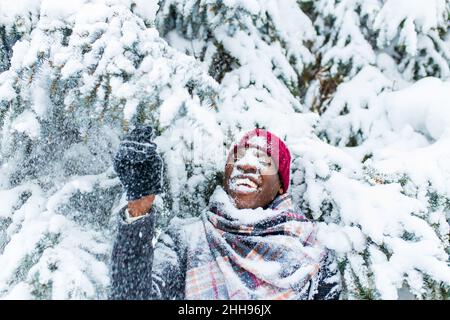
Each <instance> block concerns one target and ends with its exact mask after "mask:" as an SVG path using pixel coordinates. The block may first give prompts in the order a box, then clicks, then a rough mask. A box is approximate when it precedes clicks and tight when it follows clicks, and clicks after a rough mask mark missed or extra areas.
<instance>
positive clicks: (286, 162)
mask: <svg viewBox="0 0 450 320" xmlns="http://www.w3.org/2000/svg"><path fill="white" fill-rule="evenodd" d="M253 137H262V138H263V139H264V141H265V147H266V150H265V151H266V153H267V155H269V156H271V157H272V159H273V160H274V161H275V164H276V166H277V168H278V175H279V177H280V180H281V184H282V187H283V191H284V192H287V190H288V189H289V182H290V171H291V153H290V152H289V149H288V148H287V146H286V144H285V143H284V142H283V140H281V139H280V138H278V137H277V136H276V135H274V134H273V133H271V132H269V131H266V130H263V129H258V128H256V129H253V130H251V131H249V132H247V133H246V134H245V135H244V136H243V137H242V138H241V140H240V141H239V143H238V144H236V145H234V153H236V152H237V149H238V147H245V148H249V147H257V148H258V147H261V146H260V145H259V144H258V145H256V144H255V143H254V142H253V141H250V140H253V139H252V138H253Z"/></svg>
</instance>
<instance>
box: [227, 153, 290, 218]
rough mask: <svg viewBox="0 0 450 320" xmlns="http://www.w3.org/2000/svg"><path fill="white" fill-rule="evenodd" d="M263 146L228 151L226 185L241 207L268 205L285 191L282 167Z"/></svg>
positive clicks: (236, 203)
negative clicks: (282, 182) (280, 175)
mask: <svg viewBox="0 0 450 320" xmlns="http://www.w3.org/2000/svg"><path fill="white" fill-rule="evenodd" d="M262 150H265V149H264V148H260V149H259V150H258V149H257V148H256V147H249V148H244V147H241V148H238V149H237V152H233V150H232V151H231V152H230V154H229V155H228V159H227V163H226V165H225V177H224V187H225V191H226V192H227V193H228V195H230V196H231V198H233V200H234V202H235V205H236V207H237V208H238V209H254V208H258V207H263V208H264V207H266V206H267V205H269V204H270V203H271V202H272V201H273V199H274V198H275V196H276V195H277V194H278V193H283V189H282V188H281V182H280V179H279V176H278V168H277V167H276V164H275V162H274V161H273V159H272V158H271V157H270V156H268V155H267V153H266V152H264V151H262Z"/></svg>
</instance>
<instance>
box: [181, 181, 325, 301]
mask: <svg viewBox="0 0 450 320" xmlns="http://www.w3.org/2000/svg"><path fill="white" fill-rule="evenodd" d="M202 222H203V226H204V231H205V232H204V235H203V236H201V237H199V240H198V241H197V243H196V244H195V245H194V247H195V248H193V251H192V252H191V254H190V257H189V262H188V266H187V275H186V289H185V296H186V299H268V300H273V299H308V298H309V295H310V292H311V288H310V285H308V283H311V284H312V283H313V282H312V281H310V280H312V279H313V278H314V277H316V276H317V274H318V271H319V266H320V262H321V260H322V259H323V258H324V255H325V251H324V250H323V249H322V248H320V247H318V246H317V245H316V243H315V234H316V227H315V225H314V224H313V223H311V222H309V221H308V220H307V219H306V218H305V217H304V216H303V215H301V214H299V213H295V212H293V209H292V200H291V197H290V196H289V195H286V194H284V195H282V196H279V197H277V198H276V199H275V200H274V201H273V202H272V203H271V205H270V206H269V207H268V208H266V209H262V208H258V209H242V210H238V209H236V208H235V207H234V205H233V204H232V203H231V201H230V199H229V198H228V195H226V193H225V191H224V190H223V189H222V188H218V189H216V191H215V193H214V195H213V196H212V202H211V205H210V207H209V210H206V211H205V212H204V213H203V214H202Z"/></svg>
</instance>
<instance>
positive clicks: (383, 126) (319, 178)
mask: <svg viewBox="0 0 450 320" xmlns="http://www.w3.org/2000/svg"><path fill="white" fill-rule="evenodd" d="M395 2H396V1H378V0H374V1H358V0H348V1H346V0H343V1H334V0H323V1H298V3H297V2H295V1H245V2H244V1H231V0H230V1H213V0H211V1H200V0H199V1H196V0H192V1H188V0H167V1H162V2H161V8H160V11H159V12H158V14H157V21H158V28H159V30H160V32H161V34H162V35H163V36H164V37H165V38H166V39H167V41H168V42H169V43H170V44H171V45H172V46H173V47H175V48H178V49H179V50H181V51H183V52H186V53H188V54H190V55H192V56H194V57H196V58H197V59H199V60H201V61H202V62H203V65H204V67H205V70H208V72H209V74H211V75H212V76H213V77H214V78H215V79H216V80H218V81H219V83H220V85H221V86H220V90H219V101H220V103H219V115H218V121H220V123H221V125H222V127H223V129H224V132H228V131H229V130H230V131H231V134H230V135H229V136H228V139H229V140H232V137H234V136H235V135H236V133H237V132H238V131H240V130H245V129H249V128H251V127H253V126H255V125H257V126H261V127H264V128H269V129H270V130H273V131H274V132H275V133H277V134H279V135H280V136H282V137H283V138H285V139H286V140H287V142H288V144H289V146H290V148H291V150H292V151H293V154H294V159H295V160H294V162H293V175H292V182H293V187H292V191H291V192H292V194H293V196H294V199H295V200H296V202H297V203H298V204H299V205H300V206H301V208H302V209H303V210H304V211H305V212H306V213H307V214H309V215H310V216H311V217H312V218H315V219H318V220H322V221H325V222H327V223H328V226H326V227H325V226H324V228H323V230H324V232H323V233H322V236H323V241H324V242H325V243H327V245H328V246H329V247H330V248H332V249H334V250H335V251H336V252H337V254H338V256H339V261H340V263H339V266H340V269H341V271H342V274H343V279H344V285H345V291H344V293H343V298H350V299H379V298H383V299H387V298H391V299H392V298H393V299H395V298H397V297H398V294H399V292H400V294H401V297H405V296H404V295H403V294H404V293H403V291H402V290H403V289H405V288H406V289H405V291H406V292H407V293H408V294H410V293H412V294H414V296H415V297H416V298H445V297H448V290H449V287H448V286H449V283H450V279H449V276H448V274H449V273H448V271H449V267H448V254H447V252H448V248H449V244H448V230H449V228H448V221H446V218H445V215H446V214H447V215H448V200H447V196H446V194H447V192H448V183H446V182H445V181H448V178H447V176H446V174H448V167H445V166H442V165H441V166H440V167H438V166H434V167H433V169H432V170H430V171H428V172H426V173H425V172H423V170H422V166H421V163H422V161H421V160H419V161H417V162H410V163H409V166H408V167H409V170H407V173H406V171H403V172H402V170H397V169H399V168H401V165H400V161H401V160H405V159H399V158H397V159H396V157H392V159H391V158H390V155H393V151H391V153H387V155H384V154H383V153H385V152H386V150H383V146H384V145H385V144H386V143H389V145H390V148H391V150H394V151H395V152H397V153H398V154H400V153H401V152H402V151H404V149H405V148H406V149H414V148H418V147H423V146H426V145H432V144H433V141H432V140H431V141H426V138H427V137H425V139H424V134H423V133H424V132H423V130H422V129H421V127H422V123H412V121H413V120H414V119H411V118H409V120H408V117H405V119H406V120H405V121H401V120H398V118H399V116H400V115H401V114H402V113H403V112H404V113H406V114H407V113H408V111H407V110H408V105H409V101H408V99H407V97H408V95H410V94H411V91H415V90H416V89H418V88H417V87H413V88H411V90H409V91H401V90H400V91H395V92H393V93H392V95H383V92H390V91H394V90H399V89H402V88H405V87H408V86H410V85H411V84H412V83H411V82H408V81H412V80H416V79H418V78H421V77H423V76H425V75H434V76H437V77H441V78H443V77H444V74H445V64H443V63H442V59H443V58H444V57H445V55H446V52H447V51H446V50H447V49H446V45H448V36H447V35H446V32H447V29H446V27H445V22H447V23H448V13H447V19H446V20H445V19H444V20H442V18H443V17H445V15H444V11H442V10H446V9H445V8H446V7H445V5H444V6H443V5H442V3H444V2H443V1H441V2H439V1H436V3H433V4H431V5H430V7H427V5H426V4H425V2H424V1H419V2H418V3H415V5H416V6H420V7H427V8H426V10H428V11H426V12H420V8H419V9H417V10H413V9H411V8H409V7H408V8H406V7H405V3H403V2H402V3H397V5H396V4H395ZM287 8H289V10H287ZM405 8H406V9H407V10H406V11H405V10H404V9H405ZM300 9H301V10H303V12H304V13H303V12H302V11H301V10H300ZM390 9H396V10H397V11H398V12H397V13H398V14H397V15H398V16H403V17H408V18H411V19H412V20H413V21H415V20H418V21H419V24H416V28H417V29H416V31H417V34H416V35H417V37H418V38H421V39H423V38H424V37H429V38H431V37H432V35H436V34H435V32H434V31H435V30H436V28H438V29H439V33H438V34H439V39H440V42H436V43H439V45H436V46H435V48H434V49H435V50H434V51H433V50H431V48H430V47H429V49H430V50H428V51H427V52H428V53H430V55H429V56H427V57H423V55H424V51H414V50H408V51H405V50H404V48H405V47H406V46H407V43H409V42H408V41H410V39H411V36H413V35H414V34H411V33H410V31H411V30H410V28H409V29H408V31H404V32H403V33H401V32H402V31H400V34H399V35H395V34H392V32H391V33H383V31H385V30H387V28H391V24H392V23H395V22H394V21H393V20H389V19H388V18H387V16H388V14H389V10H390ZM433 10H435V11H434V12H435V13H436V14H435V15H434V17H436V21H435V22H433V21H432V20H430V19H431V18H430V17H432V16H433V13H432V12H431V13H430V11H433ZM439 10H440V11H439ZM305 14H307V15H308V16H309V17H310V20H311V22H309V21H308V19H307V18H306V16H305ZM414 14H417V15H416V16H414ZM421 14H424V15H425V16H426V17H429V20H427V22H426V23H425V27H424V25H420V23H422V22H423V20H422V19H421V17H422V16H420V15H421ZM279 17H282V19H279ZM443 22H444V23H443ZM311 24H313V25H314V27H315V30H316V31H314V30H312V29H311ZM388 25H389V26H388ZM398 26H400V27H401V28H403V26H404V24H403V23H401V21H400V22H399V24H398ZM407 32H409V33H408V37H407V38H406V37H404V36H403V38H402V36H401V34H406V33H407ZM287 35H289V37H287ZM287 38H288V39H289V40H288V39H287ZM293 39H296V41H295V45H293V42H294V40H293ZM421 41H422V40H421ZM423 41H425V40H423ZM425 42H426V41H425ZM425 42H423V43H425ZM266 44H267V45H268V47H270V50H266V46H265V45H266ZM292 52H294V53H297V55H295V54H294V56H292ZM420 55H421V58H419V56H420ZM280 59H281V60H280ZM279 61H283V62H282V63H280V62H279ZM299 61H301V62H302V64H300V67H299V65H298V62H299ZM409 61H415V62H414V64H411V63H410V62H409ZM425 61H426V62H425ZM424 63H427V64H428V65H430V64H434V65H438V66H440V67H439V68H436V67H435V68H430V67H428V66H425V65H424ZM407 65H408V66H409V67H408V68H409V69H408V68H407V67H406V66H407ZM411 65H413V71H411V70H412V69H411V68H412V67H411ZM255 66H256V67H255ZM280 66H281V67H280ZM283 66H286V68H283ZM289 66H290V67H291V68H289ZM291 70H292V71H294V73H295V76H291V75H292V74H293V73H292V72H291ZM424 70H427V71H426V72H425V73H424ZM432 70H440V71H439V72H436V73H433V71H432ZM442 72H444V73H442ZM265 79H267V81H265ZM437 83H439V86H440V88H438V89H437V91H438V98H436V100H435V102H436V103H434V105H435V106H433V107H430V106H428V103H427V102H426V101H424V100H423V99H422V100H420V102H418V103H417V104H416V106H415V107H414V106H413V107H411V108H412V111H413V112H416V111H417V110H418V108H421V110H422V114H426V113H428V114H430V115H432V117H434V115H436V114H438V115H437V117H438V118H440V119H441V116H442V119H444V120H442V122H438V127H439V128H442V127H445V124H446V120H445V119H446V111H445V110H444V109H442V108H441V107H439V104H442V102H443V101H445V99H446V95H445V84H441V83H440V82H437ZM437 83H435V84H437ZM424 86H425V87H426V89H423V90H424V91H426V90H433V89H432V88H431V87H432V86H431V85H430V84H428V85H426V84H424ZM419 87H420V85H419ZM285 89H288V90H285ZM418 91H420V90H418ZM433 92H434V91H433ZM420 95H422V96H424V97H426V94H424V92H423V91H422V92H421V93H420V94H416V95H415V96H416V97H417V96H420ZM391 98H394V100H395V99H396V100H399V101H400V102H397V103H392V104H389V102H390V100H391ZM302 102H303V106H302V104H301V103H302ZM394 105H395V106H394ZM404 105H405V106H404ZM288 106H290V108H289V107H288ZM308 108H309V109H310V110H311V111H314V112H315V113H317V114H318V115H319V116H320V119H319V122H318V126H317V130H316V133H317V135H318V136H319V137H320V138H321V139H322V140H323V141H321V140H319V139H318V138H317V136H315V135H314V134H312V131H313V130H314V126H315V121H314V120H315V119H317V118H316V117H314V114H311V113H308ZM388 108H392V112H393V113H394V115H393V116H391V115H388V116H386V113H388V111H387V110H388ZM439 108H440V110H438V111H437V113H435V112H436V110H435V109H439ZM428 109H430V110H429V111H427V110H428ZM300 112H301V113H300ZM286 114H287V115H288V116H287V118H290V119H286V116H285V115H286ZM394 118H396V119H397V125H394V126H392V124H391V122H392V121H394V120H395V119H394ZM380 120H381V121H380ZM433 124H435V122H434V123H433ZM430 125H431V123H430ZM233 127H234V128H233ZM230 128H231V129H230ZM441 133H442V132H441V131H439V130H438V133H437V135H439V136H440V135H441ZM425 135H426V134H425ZM445 140H446V139H444V140H441V141H440V143H439V144H438V145H444V144H445ZM325 142H327V143H325ZM328 143H331V145H330V144H328ZM332 145H335V146H336V147H333V146H332ZM434 148H435V149H437V150H438V151H437V152H434V153H433V156H434V155H436V154H439V159H440V161H442V159H445V157H446V156H448V155H447V154H446V149H445V148H443V147H440V148H439V147H434ZM415 151H416V152H420V151H419V149H417V150H415ZM376 153H379V154H380V156H375V154H376ZM408 156H410V155H408ZM408 156H406V157H404V158H406V159H408ZM433 156H430V158H428V159H427V160H428V161H427V162H426V163H429V164H432V163H433V161H434V160H436V158H435V157H433ZM388 160H392V161H393V163H392V164H388V165H386V163H387V161H388ZM396 161H397V162H396ZM391 165H392V166H391ZM402 169H404V168H402ZM393 171H394V172H393ZM438 172H439V173H441V175H443V176H441V179H438V181H439V184H440V191H439V192H438V193H436V192H433V191H431V190H434V189H432V188H431V189H430V188H428V186H429V185H430V184H431V182H429V181H428V180H427V179H426V177H427V175H428V174H430V175H434V176H436V173H438ZM419 173H423V174H419ZM418 175H421V176H422V178H423V179H422V180H421V181H420V182H418V181H417V182H416V184H414V186H416V187H417V186H418V185H420V188H416V189H414V187H413V184H411V183H408V181H409V180H408V179H412V178H413V177H417V176H418ZM446 179H447V180H446ZM435 181H436V179H435ZM446 188H447V189H446ZM419 189H420V190H421V191H418V190H419ZM438 194H439V195H438ZM430 195H431V196H430ZM436 199H440V200H436ZM446 251H447V252H446ZM417 256H420V257H421V258H420V259H418V260H415V257H417Z"/></svg>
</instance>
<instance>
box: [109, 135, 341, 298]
mask: <svg viewBox="0 0 450 320" xmlns="http://www.w3.org/2000/svg"><path fill="white" fill-rule="evenodd" d="M152 135H153V131H152V129H151V128H150V127H144V128H138V129H135V130H134V131H132V132H131V133H130V134H129V135H128V136H127V137H126V138H125V139H124V141H123V142H122V143H121V145H120V148H119V151H118V153H117V154H116V156H115V158H114V167H115V170H116V172H117V173H118V176H119V178H120V180H121V181H122V184H123V185H124V188H125V190H126V193H127V200H128V201H129V202H128V206H127V208H126V209H125V208H124V209H123V210H122V212H121V219H120V223H119V228H118V235H117V239H116V242H115V244H114V248H113V253H112V294H111V298H113V299H337V298H338V296H339V293H340V285H339V283H340V281H339V275H338V271H337V266H336V262H335V261H334V259H333V257H332V255H331V253H330V252H328V251H327V250H325V249H324V248H323V247H321V246H320V245H319V244H318V243H317V242H316V239H315V234H316V224H314V223H312V222H310V221H308V220H307V219H306V218H305V217H304V216H303V215H302V214H301V213H299V212H296V211H295V210H294V209H293V207H292V201H291V197H290V196H289V194H288V189H289V181H290V161H291V155H290V152H289V150H288V148H287V147H286V145H285V144H284V142H283V141H282V140H280V139H279V138H278V137H276V136H275V135H274V134H272V133H270V132H268V131H264V130H261V129H255V130H252V131H250V132H248V133H247V134H245V135H244V136H243V138H242V139H241V140H240V141H239V142H238V143H237V144H235V145H234V146H233V148H232V150H231V152H230V153H229V155H228V159H227V163H226V166H225V175H224V183H223V188H222V187H218V188H217V189H216V190H215V192H214V194H213V195H212V197H211V199H210V205H209V207H208V208H205V210H204V211H203V213H202V214H201V215H200V217H197V218H190V219H184V220H182V219H179V218H174V219H173V220H172V221H171V222H170V223H169V226H168V227H167V231H166V232H165V233H163V234H162V235H161V236H160V237H159V239H158V241H157V243H156V245H155V246H154V247H153V246H152V239H153V237H154V225H155V219H156V218H157V212H155V209H154V208H153V207H152V204H153V201H154V199H155V195H156V194H158V193H160V192H161V190H162V179H161V175H162V172H161V171H162V160H161V158H160V157H159V155H158V154H157V152H156V145H155V144H154V143H153V142H151V140H152Z"/></svg>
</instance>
